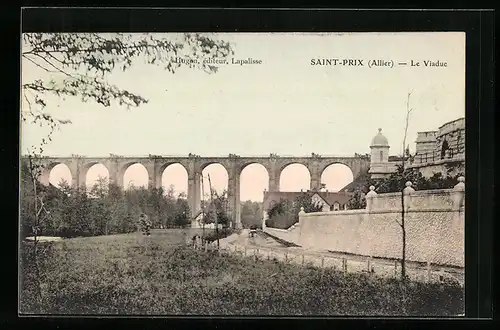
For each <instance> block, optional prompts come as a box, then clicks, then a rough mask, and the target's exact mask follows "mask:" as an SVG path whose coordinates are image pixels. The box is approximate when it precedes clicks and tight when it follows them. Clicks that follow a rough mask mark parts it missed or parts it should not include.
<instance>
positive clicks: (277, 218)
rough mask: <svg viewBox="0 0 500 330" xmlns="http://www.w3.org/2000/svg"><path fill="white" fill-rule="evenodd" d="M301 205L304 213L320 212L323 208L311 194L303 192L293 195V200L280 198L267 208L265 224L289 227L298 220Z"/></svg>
mask: <svg viewBox="0 0 500 330" xmlns="http://www.w3.org/2000/svg"><path fill="white" fill-rule="evenodd" d="M302 207H303V208H304V211H305V212H306V213H310V212H321V211H322V209H323V206H322V205H320V204H316V203H314V202H313V200H312V195H310V194H308V193H305V192H304V193H301V194H299V195H298V196H297V197H295V199H294V200H293V201H291V200H288V199H280V201H279V202H277V203H276V204H273V205H272V206H271V207H270V208H269V209H268V210H267V214H268V216H269V220H268V221H267V224H266V225H267V226H269V227H275V228H280V229H286V228H289V227H290V226H291V225H293V224H294V223H296V222H297V221H298V220H299V212H300V209H301V208H302Z"/></svg>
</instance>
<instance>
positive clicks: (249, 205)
mask: <svg viewBox="0 0 500 330" xmlns="http://www.w3.org/2000/svg"><path fill="white" fill-rule="evenodd" d="M261 222H262V203H260V202H255V201H250V200H247V201H245V202H243V203H241V223H242V225H243V226H244V227H245V228H249V227H250V226H251V225H256V226H258V227H259V226H261Z"/></svg>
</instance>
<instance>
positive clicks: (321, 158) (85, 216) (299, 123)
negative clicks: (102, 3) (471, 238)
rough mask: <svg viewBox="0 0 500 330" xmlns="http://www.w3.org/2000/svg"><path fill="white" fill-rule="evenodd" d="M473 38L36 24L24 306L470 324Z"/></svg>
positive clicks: (25, 67) (23, 150)
mask: <svg viewBox="0 0 500 330" xmlns="http://www.w3.org/2000/svg"><path fill="white" fill-rule="evenodd" d="M465 40H466V38H465V33H464V32H398V33H382V32H370V33H368V32H349V33H347V32H346V33H333V32H331V33H330V32H328V33H326V32H322V33H319V32H318V33H313V32H307V33H291V32H287V33H277V32H273V33H271V32H268V33H260V32H259V33H247V32H245V33H243V32H240V33H159V32H154V33H153V32H151V33H110V32H106V33H90V32H88V33H77V32H71V33H34V32H29V33H28V32H27V33H22V35H21V101H20V105H21V109H20V118H19V121H20V140H19V148H20V150H19V152H20V160H19V168H20V177H19V180H20V181H19V185H20V192H19V195H20V197H19V203H20V205H19V214H20V217H19V287H18V293H19V299H18V300H19V306H18V310H19V314H20V315H63V316H64V315H68V316H69V315H82V316H85V315H94V316H95V315H98V316H100V315H102V316H107V315H125V316H138V315H154V316H169V315H188V316H384V317H392V316H405V317H429V316H432V317H461V316H464V315H465V289H464V287H465V281H466V280H465V267H466V265H465V233H464V228H465V226H464V223H465V212H464V209H465V186H466V177H465V108H466V103H465V89H466V88H465V86H466V84H465V81H466V74H465Z"/></svg>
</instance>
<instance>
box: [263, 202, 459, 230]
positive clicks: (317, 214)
mask: <svg viewBox="0 0 500 330" xmlns="http://www.w3.org/2000/svg"><path fill="white" fill-rule="evenodd" d="M463 211H464V210H463V208H462V209H460V212H463ZM420 212H443V213H444V212H457V211H454V210H453V207H452V206H443V207H442V208H436V207H427V208H418V209H412V208H410V209H408V210H406V212H405V214H408V213H420ZM387 213H396V214H400V213H401V208H390V209H383V210H372V211H367V210H365V209H360V210H346V211H328V212H312V213H306V214H305V215H303V216H301V217H303V218H310V217H324V216H330V215H350V214H357V215H368V214H387ZM266 228H268V227H266ZM273 229H276V228H273ZM276 230H282V231H283V232H286V231H287V230H286V229H276Z"/></svg>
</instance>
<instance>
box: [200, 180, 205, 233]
mask: <svg viewBox="0 0 500 330" xmlns="http://www.w3.org/2000/svg"><path fill="white" fill-rule="evenodd" d="M200 176H201V201H202V204H203V205H202V206H201V219H202V220H201V221H202V222H203V224H202V228H203V229H202V233H203V234H202V235H203V238H205V189H204V186H205V184H204V182H203V178H204V176H203V173H201V174H200Z"/></svg>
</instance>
